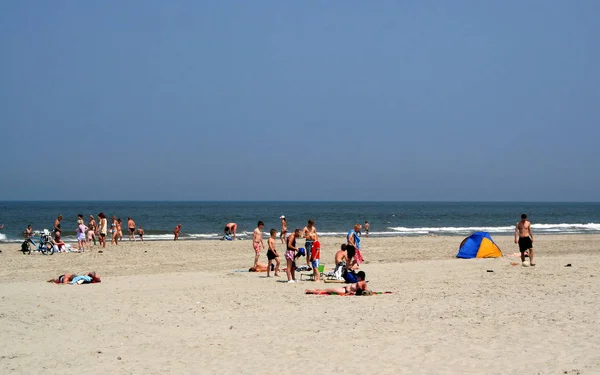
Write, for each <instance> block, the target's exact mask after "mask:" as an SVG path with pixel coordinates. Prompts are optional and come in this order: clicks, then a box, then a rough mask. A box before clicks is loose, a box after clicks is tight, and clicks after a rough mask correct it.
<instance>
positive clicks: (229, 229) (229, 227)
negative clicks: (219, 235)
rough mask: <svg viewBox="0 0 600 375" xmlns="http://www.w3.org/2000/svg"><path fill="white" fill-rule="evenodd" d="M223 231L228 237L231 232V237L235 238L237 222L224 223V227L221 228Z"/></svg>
mask: <svg viewBox="0 0 600 375" xmlns="http://www.w3.org/2000/svg"><path fill="white" fill-rule="evenodd" d="M223 231H224V232H225V236H227V237H229V236H231V235H232V234H233V239H234V240H235V236H236V234H237V224H236V223H227V224H226V225H225V229H223Z"/></svg>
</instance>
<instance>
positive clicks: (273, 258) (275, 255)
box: [267, 228, 280, 277]
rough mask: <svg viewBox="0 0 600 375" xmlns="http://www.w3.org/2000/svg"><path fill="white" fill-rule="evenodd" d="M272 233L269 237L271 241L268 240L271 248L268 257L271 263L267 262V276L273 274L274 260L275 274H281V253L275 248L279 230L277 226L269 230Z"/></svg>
mask: <svg viewBox="0 0 600 375" xmlns="http://www.w3.org/2000/svg"><path fill="white" fill-rule="evenodd" d="M269 234H270V235H271V236H270V237H269V241H268V242H267V246H268V247H269V249H268V250H267V259H268V260H269V263H268V264H267V267H268V268H267V277H270V276H271V267H273V261H275V267H274V269H275V276H279V265H280V262H279V254H278V253H277V249H276V248H275V236H277V230H276V229H275V228H273V229H271V231H270V232H269Z"/></svg>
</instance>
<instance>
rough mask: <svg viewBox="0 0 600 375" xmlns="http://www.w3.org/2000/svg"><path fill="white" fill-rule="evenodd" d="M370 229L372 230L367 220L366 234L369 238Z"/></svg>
mask: <svg viewBox="0 0 600 375" xmlns="http://www.w3.org/2000/svg"><path fill="white" fill-rule="evenodd" d="M369 230H371V225H370V224H369V222H368V221H366V220H365V234H366V237H367V238H369Z"/></svg>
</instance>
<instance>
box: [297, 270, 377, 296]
mask: <svg viewBox="0 0 600 375" xmlns="http://www.w3.org/2000/svg"><path fill="white" fill-rule="evenodd" d="M357 276H358V282H356V283H352V284H348V285H346V286H344V287H342V288H329V289H307V290H306V294H340V295H346V294H361V293H362V292H364V291H365V290H367V282H366V281H365V277H366V275H365V272H364V271H360V272H359V273H358V274H357Z"/></svg>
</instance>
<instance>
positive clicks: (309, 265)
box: [250, 215, 364, 283]
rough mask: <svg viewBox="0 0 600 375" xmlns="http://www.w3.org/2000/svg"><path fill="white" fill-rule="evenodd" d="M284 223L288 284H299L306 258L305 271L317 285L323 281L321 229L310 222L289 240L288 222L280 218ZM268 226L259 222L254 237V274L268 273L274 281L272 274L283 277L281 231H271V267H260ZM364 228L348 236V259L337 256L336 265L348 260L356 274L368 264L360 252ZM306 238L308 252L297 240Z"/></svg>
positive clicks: (269, 249)
mask: <svg viewBox="0 0 600 375" xmlns="http://www.w3.org/2000/svg"><path fill="white" fill-rule="evenodd" d="M280 219H281V232H280V235H279V239H280V241H281V243H282V244H283V245H285V254H284V257H285V261H286V264H287V267H286V269H285V272H286V275H287V279H288V283H294V282H296V275H295V271H296V268H298V267H297V265H296V262H295V261H296V259H297V258H299V257H301V256H305V259H306V267H303V269H304V270H306V271H310V270H312V271H313V279H314V280H315V281H320V271H319V263H320V258H321V244H320V242H319V235H318V233H317V228H316V227H315V221H314V220H312V219H311V220H308V222H307V224H306V226H305V227H304V228H303V229H302V230H301V229H300V228H296V229H295V230H294V232H292V234H290V235H289V236H288V235H287V233H288V228H287V219H286V218H285V216H284V215H282V216H281V217H280ZM264 225H265V224H264V223H263V222H262V221H259V222H258V224H257V226H256V229H254V232H253V234H252V248H253V249H254V265H253V266H252V267H251V268H250V271H258V272H261V271H266V272H267V277H270V276H271V275H270V273H271V271H274V272H275V276H279V272H280V265H281V261H280V259H279V253H278V252H277V249H276V246H275V244H276V236H277V230H276V229H271V230H270V231H269V232H270V233H269V234H270V236H269V239H268V242H267V260H268V263H267V264H266V265H264V264H260V263H259V258H260V253H261V251H262V250H263V249H264V248H265V245H264V240H263V235H262V231H263V228H264ZM361 229H362V226H361V225H360V224H355V225H354V227H353V228H352V229H351V230H350V231H348V234H347V236H346V241H347V244H344V245H343V248H342V251H343V253H344V254H346V256H345V257H344V256H342V255H341V253H340V252H338V253H336V259H335V262H336V264H337V263H338V258H340V259H339V261H340V262H341V261H342V260H343V261H344V262H346V261H347V260H348V259H350V260H351V262H353V263H352V264H351V267H349V268H348V269H350V270H352V271H355V270H356V269H358V266H359V265H360V263H362V262H364V258H363V256H362V253H361V251H360V231H361ZM301 238H304V248H300V247H298V244H297V240H298V239H301ZM346 247H348V248H349V249H350V251H351V257H350V258H348V257H347V254H348V253H347V249H346Z"/></svg>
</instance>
